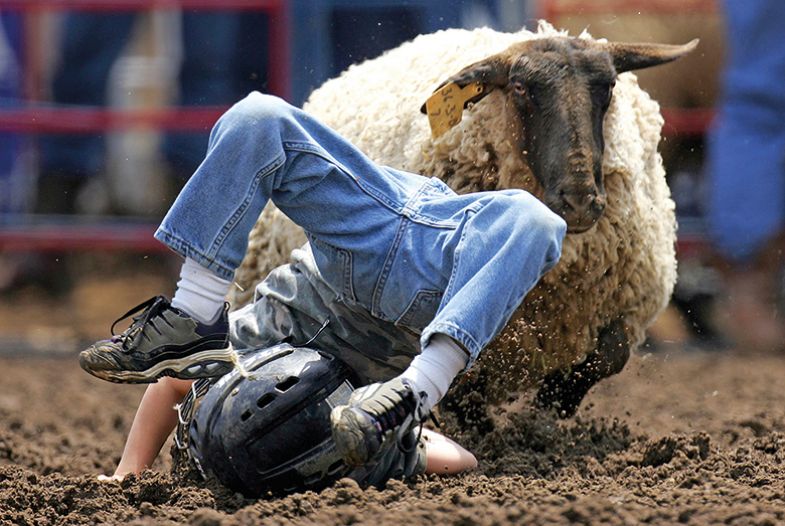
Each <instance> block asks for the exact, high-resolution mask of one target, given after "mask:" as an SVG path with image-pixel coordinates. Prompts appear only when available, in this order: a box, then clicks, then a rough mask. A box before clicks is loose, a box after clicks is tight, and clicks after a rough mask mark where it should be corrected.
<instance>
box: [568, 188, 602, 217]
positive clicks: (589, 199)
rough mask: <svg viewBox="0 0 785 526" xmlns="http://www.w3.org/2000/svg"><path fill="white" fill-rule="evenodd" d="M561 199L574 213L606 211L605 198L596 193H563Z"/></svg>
mask: <svg viewBox="0 0 785 526" xmlns="http://www.w3.org/2000/svg"><path fill="white" fill-rule="evenodd" d="M561 198H562V200H563V201H564V204H566V205H567V206H568V207H570V208H571V209H572V211H573V212H578V213H580V212H586V211H591V212H592V213H600V212H602V211H603V210H604V209H605V197H604V196H601V195H597V192H596V191H589V192H562V196H561Z"/></svg>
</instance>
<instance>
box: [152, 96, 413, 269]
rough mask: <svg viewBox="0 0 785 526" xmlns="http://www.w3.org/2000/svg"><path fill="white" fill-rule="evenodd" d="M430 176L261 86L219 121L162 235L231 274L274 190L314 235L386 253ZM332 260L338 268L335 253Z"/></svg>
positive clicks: (365, 254) (365, 252)
mask: <svg viewBox="0 0 785 526" xmlns="http://www.w3.org/2000/svg"><path fill="white" fill-rule="evenodd" d="M426 181H427V179H425V178H423V177H420V176H417V175H413V174H411V175H406V174H402V173H400V172H391V171H388V170H386V169H385V168H383V167H381V166H379V165H376V164H375V163H373V162H372V161H370V160H369V159H368V158H367V157H365V155H364V154H363V153H362V152H360V151H359V150H358V149H356V148H355V147H354V146H353V145H351V144H350V143H349V142H347V141H346V140H345V139H343V138H342V137H341V136H339V135H338V134H336V133H335V132H334V131H333V130H331V129H329V128H328V127H326V126H324V125H323V124H321V123H320V122H319V121H317V120H315V119H314V118H312V117H310V116H309V115H308V114H306V113H304V112H303V111H301V110H299V109H297V108H294V107H293V106H290V105H288V104H286V103H285V102H284V101H282V100H281V99H278V98H275V97H272V96H268V95H261V94H259V93H253V94H251V95H249V96H248V97H247V98H245V99H244V100H242V101H241V102H239V103H237V104H236V105H234V106H233V107H232V108H231V109H230V110H229V111H227V112H226V113H225V114H224V115H223V116H222V117H221V119H220V120H219V121H218V123H217V124H216V126H215V128H214V129H213V131H212V133H211V135H210V146H209V149H208V153H207V157H206V158H205V160H204V162H203V163H202V164H201V165H200V166H199V168H198V169H197V171H196V173H195V174H194V175H193V176H192V177H191V179H190V180H189V181H188V183H187V184H186V186H185V187H184V188H183V191H182V192H181V193H180V195H179V196H178V197H177V200H176V201H175V202H174V204H173V205H172V207H171V209H170V210H169V212H168V213H167V215H166V217H165V218H164V220H163V222H162V223H161V226H160V228H159V229H158V231H157V232H156V234H155V235H156V238H157V239H159V240H160V241H162V242H163V243H165V244H167V245H168V246H170V247H171V248H172V249H174V250H175V251H177V252H179V253H180V254H181V255H183V256H185V257H188V258H191V259H193V260H195V261H197V262H198V263H200V264H201V265H202V266H204V267H207V268H208V269H210V270H211V271H213V272H214V273H215V274H216V275H218V276H220V277H221V278H223V279H226V280H231V279H232V277H233V275H234V271H235V269H236V268H237V267H238V266H239V265H240V262H241V261H242V259H243V257H244V255H245V251H246V248H247V245H248V233H249V232H250V231H251V228H252V227H253V225H254V223H255V222H256V220H257V218H258V217H259V214H260V213H261V211H262V209H263V208H264V206H265V204H266V203H267V201H268V200H269V199H272V200H273V201H274V202H275V203H276V205H277V206H278V207H279V208H280V209H281V210H282V211H283V212H284V213H285V214H286V215H287V216H289V217H290V218H291V219H292V220H294V222H295V223H297V224H298V225H300V226H301V227H303V229H305V230H306V232H307V233H308V234H309V235H311V236H312V237H316V238H318V239H319V240H320V241H321V242H323V243H326V244H327V245H329V246H330V247H333V248H337V249H339V250H342V251H349V252H351V253H352V256H353V257H354V258H356V259H360V258H371V259H373V260H374V261H376V260H378V261H379V262H381V260H382V258H383V257H384V256H385V255H386V253H387V252H386V250H385V249H386V248H387V247H389V245H390V243H392V240H393V236H394V235H395V232H396V226H397V224H398V222H399V220H400V217H401V216H400V214H401V211H402V210H403V209H404V207H405V205H406V203H407V201H408V200H409V199H410V198H411V197H412V196H413V195H414V194H415V193H416V192H417V191H418V189H419V188H420V187H421V186H422V185H423V184H424V183H425V182H426ZM373 240H377V241H375V242H374V241H373ZM320 247H321V245H320ZM316 252H317V262H319V263H322V262H320V261H318V258H319V256H320V255H321V254H322V252H321V251H319V250H317V251H316ZM339 253H340V254H344V253H343V252H339ZM323 266H324V267H327V268H328V271H329V268H330V262H328V261H325V262H324V265H323ZM320 268H322V265H321V264H320ZM326 277H327V276H326ZM339 278H340V277H339Z"/></svg>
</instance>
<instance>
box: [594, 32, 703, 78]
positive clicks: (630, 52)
mask: <svg viewBox="0 0 785 526" xmlns="http://www.w3.org/2000/svg"><path fill="white" fill-rule="evenodd" d="M697 46H698V39H697V38H696V39H694V40H692V41H691V42H688V43H686V44H684V45H682V46H672V45H669V44H629V43H624V42H614V43H610V44H606V49H607V50H608V51H609V52H610V54H611V57H613V66H614V67H615V68H616V71H617V72H618V73H623V72H625V71H630V70H633V69H643V68H650V67H652V66H657V65H659V64H665V63H666V62H670V61H672V60H676V59H677V58H681V57H683V56H684V55H686V54H687V53H689V52H690V51H692V50H693V49H695V48H696V47H697Z"/></svg>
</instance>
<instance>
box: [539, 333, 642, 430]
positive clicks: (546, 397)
mask: <svg viewBox="0 0 785 526" xmlns="http://www.w3.org/2000/svg"><path fill="white" fill-rule="evenodd" d="M597 340H598V343H597V350H596V351H594V352H593V353H591V354H589V356H587V357H586V360H584V361H583V363H581V364H579V365H576V366H575V367H573V368H572V369H570V371H569V372H565V371H556V372H554V373H551V374H550V375H548V376H547V377H545V380H544V381H543V383H542V386H541V387H540V390H539V391H537V397H536V398H535V404H536V405H537V407H540V408H542V409H555V410H556V411H558V413H559V416H560V417H561V418H568V417H571V416H572V415H574V414H575V412H576V411H577V410H578V406H579V405H580V404H581V401H582V400H583V397H584V396H586V393H588V392H589V389H591V388H592V387H593V386H594V384H596V383H597V382H599V381H600V380H602V379H603V378H607V377H609V376H612V375H614V374H616V373H618V372H620V371H621V370H622V369H623V368H624V365H625V364H626V363H627V360H628V359H629V357H630V344H629V339H628V337H627V332H626V330H625V328H624V321H623V320H621V319H620V320H616V321H614V322H612V323H611V324H610V325H608V326H607V327H605V328H604V329H603V330H602V331H600V335H599V337H598V338H597Z"/></svg>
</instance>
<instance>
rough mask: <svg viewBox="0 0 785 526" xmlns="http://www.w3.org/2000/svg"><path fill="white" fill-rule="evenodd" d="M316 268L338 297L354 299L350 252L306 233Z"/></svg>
mask: <svg viewBox="0 0 785 526" xmlns="http://www.w3.org/2000/svg"><path fill="white" fill-rule="evenodd" d="M306 237H307V238H308V243H309V244H310V245H311V251H312V252H313V259H314V262H315V263H316V268H318V269H319V273H320V274H321V277H322V279H323V280H324V281H325V283H327V285H329V287H330V288H331V289H333V291H335V293H336V294H338V296H339V298H340V299H347V300H350V301H356V298H355V296H354V286H353V284H352V253H351V252H350V251H348V250H346V249H343V248H338V247H336V246H333V245H331V244H329V243H325V242H324V241H322V240H320V239H317V238H315V237H313V236H312V235H310V234H307V233H306Z"/></svg>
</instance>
